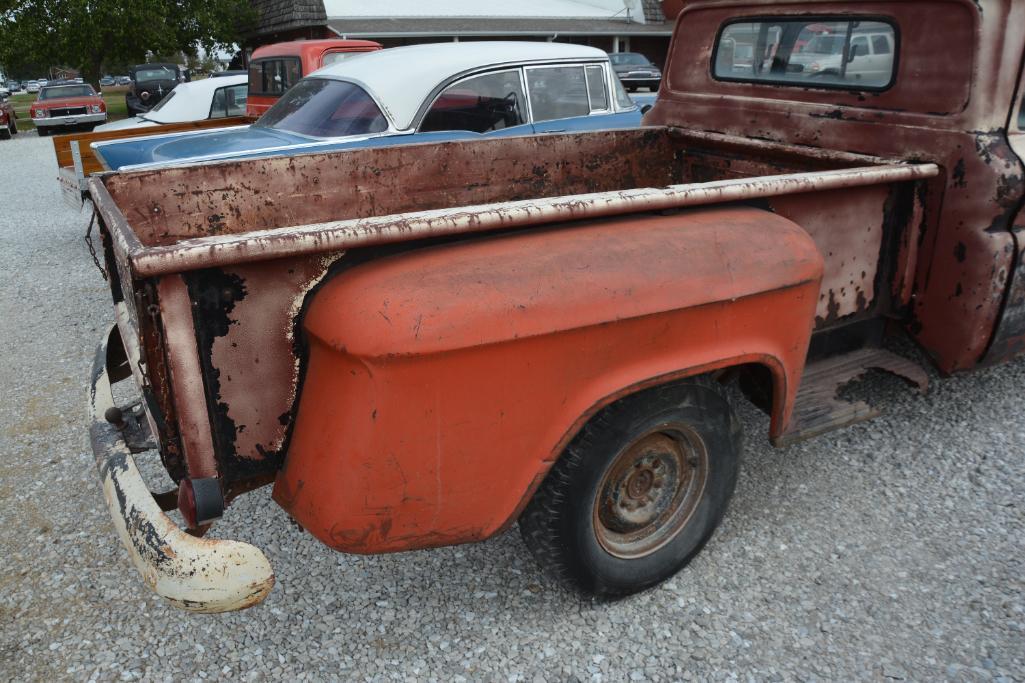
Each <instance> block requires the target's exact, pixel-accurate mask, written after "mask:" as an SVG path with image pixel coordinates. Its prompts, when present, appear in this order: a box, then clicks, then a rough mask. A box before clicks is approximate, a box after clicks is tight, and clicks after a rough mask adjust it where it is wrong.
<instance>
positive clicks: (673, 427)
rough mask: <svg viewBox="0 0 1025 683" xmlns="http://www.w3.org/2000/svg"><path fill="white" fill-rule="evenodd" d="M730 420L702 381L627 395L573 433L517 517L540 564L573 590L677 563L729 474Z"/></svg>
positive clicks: (639, 581) (623, 586)
mask: <svg viewBox="0 0 1025 683" xmlns="http://www.w3.org/2000/svg"><path fill="white" fill-rule="evenodd" d="M740 441H741V439H740V425H739V423H738V421H737V419H736V416H735V415H734V413H733V410H732V409H731V407H730V405H729V402H728V401H727V399H726V396H725V394H724V391H723V389H722V387H721V386H720V385H719V384H718V383H716V382H713V381H711V380H708V379H706V378H693V379H688V380H686V381H683V382H679V383H675V384H671V385H666V386H664V387H657V388H655V389H651V390H648V391H644V392H641V393H639V394H635V395H634V396H630V397H627V398H625V399H622V400H620V401H617V402H616V403H614V404H612V405H611V406H609V407H607V408H605V409H604V410H602V411H601V412H599V413H598V414H597V415H596V416H595V417H593V418H592V419H591V420H590V421H589V422H588V423H587V425H586V426H585V427H584V428H583V429H582V430H581V432H580V433H579V434H578V435H577V436H576V437H575V438H574V439H573V441H572V442H571V443H570V445H569V446H568V447H567V448H566V451H565V452H564V453H563V454H562V457H561V458H560V459H559V461H558V462H557V463H556V464H555V466H554V467H553V468H552V470H551V471H550V472H549V474H548V476H547V477H546V478H545V481H544V482H543V483H542V485H541V488H540V489H538V491H537V493H536V494H535V495H534V498H533V499H532V500H531V502H530V504H529V505H528V506H527V508H526V510H524V513H523V515H522V516H521V517H520V531H521V533H522V534H523V538H524V540H525V542H526V544H527V546H528V547H529V548H530V549H531V551H532V552H533V554H534V556H535V557H536V558H537V560H538V561H539V562H540V563H541V565H542V566H543V567H544V568H545V569H546V570H548V571H549V572H550V573H552V574H554V575H555V576H556V577H558V578H560V579H561V580H563V581H565V582H566V583H568V584H570V585H573V586H575V587H577V588H579V589H580V590H582V591H584V592H587V593H591V594H595V595H602V596H621V595H629V594H630V593H635V592H637V591H640V590H644V589H645V588H648V587H650V586H653V585H655V584H657V583H659V582H661V581H663V580H665V579H667V578H669V577H670V576H672V575H673V574H675V573H676V572H678V571H679V570H680V569H682V568H683V567H684V566H685V565H686V564H687V563H688V562H690V560H691V559H692V558H693V557H694V556H695V555H696V554H697V553H698V552H699V551H700V550H701V548H702V547H703V546H704V544H705V543H706V542H707V541H708V539H709V537H711V535H712V532H713V531H714V530H715V528H716V526H718V524H719V522H720V520H721V519H722V516H723V514H724V513H725V511H726V506H727V504H728V502H729V499H730V497H731V496H732V494H733V488H734V485H735V484H736V480H737V472H738V468H739V462H740V450H741V446H740Z"/></svg>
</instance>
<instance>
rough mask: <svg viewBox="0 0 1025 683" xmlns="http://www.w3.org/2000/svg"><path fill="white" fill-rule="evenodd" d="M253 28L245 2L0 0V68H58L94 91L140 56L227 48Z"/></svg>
mask: <svg viewBox="0 0 1025 683" xmlns="http://www.w3.org/2000/svg"><path fill="white" fill-rule="evenodd" d="M255 20H256V14H255V12H254V10H253V9H252V7H251V6H250V4H249V2H248V0H0V64H4V65H5V66H6V67H7V68H8V69H9V70H10V71H12V72H20V71H21V70H22V69H27V68H28V67H29V66H30V65H36V64H54V65H56V64H60V65H63V66H70V67H73V68H75V69H78V70H79V71H80V72H81V73H82V76H83V77H84V78H85V79H86V81H88V82H90V83H96V82H97V81H98V80H99V78H100V75H101V74H102V73H103V68H104V65H113V64H135V63H139V62H143V61H145V58H146V55H147V53H150V54H177V53H181V52H184V53H186V54H193V53H194V52H195V50H196V47H197V46H201V47H202V48H203V49H204V50H205V51H207V52H210V51H214V50H219V49H225V48H229V47H230V46H232V45H234V44H235V43H236V42H238V40H239V37H240V36H241V35H242V34H243V33H245V32H246V31H247V30H250V29H251V28H252V27H253V24H254V23H255Z"/></svg>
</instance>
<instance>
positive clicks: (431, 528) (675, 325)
mask: <svg viewBox="0 0 1025 683" xmlns="http://www.w3.org/2000/svg"><path fill="white" fill-rule="evenodd" d="M821 277H822V258H821V255H820V254H819V253H818V251H817V250H816V248H815V245H814V244H813V243H812V241H811V239H810V237H809V236H808V235H807V234H806V233H805V232H804V231H803V230H801V229H800V228H799V227H798V226H796V225H794V224H793V223H791V222H790V221H788V220H786V219H784V218H781V217H779V216H776V215H774V214H772V213H769V212H765V211H761V210H757V209H750V208H722V209H704V210H695V211H688V212H682V213H679V214H675V215H671V216H644V217H631V218H629V219H615V220H607V221H602V222H598V223H590V224H587V225H580V226H577V225H564V226H557V227H553V228H548V229H543V230H536V231H529V232H518V233H514V234H509V235H504V236H497V237H487V238H483V239H478V240H473V241H467V242H462V243H459V244H455V245H446V246H439V247H432V248H427V249H423V250H419V251H415V252H410V253H406V254H402V255H399V256H394V257H389V258H385V259H381V260H378V261H373V262H370V263H367V264H364V265H361V266H357V267H355V268H353V269H352V270H349V271H347V272H344V273H342V274H340V275H339V276H337V277H335V278H334V279H333V280H331V281H330V282H328V283H326V284H325V285H324V286H323V287H322V288H321V289H320V290H319V291H318V292H317V293H316V294H315V295H314V296H315V298H314V299H313V300H312V301H311V302H310V304H309V307H308V311H307V314H306V317H305V320H304V327H305V331H306V334H307V336H308V339H309V343H310V354H309V358H308V360H307V365H306V369H305V378H304V383H303V390H302V396H301V397H300V402H299V410H298V414H297V417H296V422H295V427H294V432H293V435H292V440H291V444H290V447H289V451H288V454H287V456H286V461H285V466H284V469H283V470H282V471H281V473H280V474H279V476H278V479H277V482H276V484H275V489H274V496H275V499H276V500H277V501H278V502H279V503H280V504H281V505H282V506H283V507H284V508H285V509H286V510H288V511H289V513H290V514H292V516H293V517H294V518H295V519H296V520H297V521H298V522H299V523H301V524H302V525H303V526H304V527H305V528H307V529H308V530H309V531H310V532H311V533H313V534H314V535H315V536H317V537H318V538H320V539H321V540H322V541H324V542H325V543H327V544H328V545H330V546H331V547H334V548H336V549H338V550H343V551H348V552H361V553H371V552H387V551H399V550H409V549H414V548H423V547H429V546H436V545H446V544H453V543H461V542H467V541H474V540H480V539H483V538H486V537H488V536H490V535H492V534H494V533H495V532H496V531H498V530H500V529H501V528H503V527H504V526H505V525H506V524H507V523H509V522H510V521H512V520H513V519H515V516H516V515H517V514H518V511H519V510H520V509H521V508H522V506H523V505H524V504H525V502H526V501H527V500H528V499H529V496H530V495H531V493H532V492H533V490H534V488H535V487H536V486H537V484H539V483H540V481H541V480H542V479H543V477H544V475H545V473H546V472H547V471H548V468H549V467H550V466H551V463H552V462H553V461H554V460H555V459H556V458H557V457H558V454H559V453H560V452H561V451H562V449H563V448H564V447H565V445H566V443H567V442H568V441H569V440H570V439H571V438H572V436H573V435H574V434H575V433H576V431H577V430H578V429H579V428H580V427H581V425H582V424H583V423H584V421H586V420H587V419H588V418H589V417H590V416H591V415H593V414H594V412H596V411H597V410H599V409H600V408H601V407H602V406H604V405H607V404H608V403H609V402H611V401H613V400H615V399H617V398H619V397H621V396H623V395H626V394H629V393H632V392H634V391H636V390H638V389H640V388H644V387H647V386H652V385H655V384H659V383H663V382H666V381H671V380H673V379H675V378H679V377H683V376H687V375H693V374H697V373H702V372H707V371H709V370H712V369H715V368H720V367H726V366H731V365H737V364H741V363H761V364H764V365H766V366H767V367H768V368H769V369H770V370H771V372H772V374H773V377H774V391H775V400H774V406H773V420H772V432H773V434H778V433H780V432H782V430H783V428H784V427H785V423H786V420H787V418H788V416H789V412H790V409H791V406H792V403H793V398H794V396H795V394H796V390H797V382H798V379H799V377H800V374H801V371H802V370H803V366H804V358H805V355H806V353H807V347H808V340H809V337H810V334H811V329H812V324H813V318H814V312H815V306H816V302H817V299H818V295H819V284H820V282H821Z"/></svg>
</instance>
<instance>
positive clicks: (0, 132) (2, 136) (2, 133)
mask: <svg viewBox="0 0 1025 683" xmlns="http://www.w3.org/2000/svg"><path fill="white" fill-rule="evenodd" d="M10 139H11V126H10V124H8V125H6V126H4V127H3V128H0V140H10Z"/></svg>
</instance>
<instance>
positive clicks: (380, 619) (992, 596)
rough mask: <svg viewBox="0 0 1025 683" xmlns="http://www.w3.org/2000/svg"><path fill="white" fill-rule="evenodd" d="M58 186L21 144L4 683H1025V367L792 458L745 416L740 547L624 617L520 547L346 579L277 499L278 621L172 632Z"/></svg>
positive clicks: (256, 529) (10, 272) (244, 523)
mask: <svg viewBox="0 0 1025 683" xmlns="http://www.w3.org/2000/svg"><path fill="white" fill-rule="evenodd" d="M55 176H56V165H55V161H54V155H53V149H52V142H51V140H49V139H39V138H37V137H36V136H35V134H32V133H30V134H24V133H23V134H21V135H18V136H17V137H16V138H15V139H14V140H12V141H6V142H0V348H2V349H3V352H2V354H0V386H2V387H3V393H4V398H5V400H4V401H3V402H2V403H0V511H2V521H3V524H2V527H0V679H8V678H9V679H18V680H23V679H28V680H32V679H34V680H44V681H51V680H57V679H76V680H85V679H89V678H96V679H116V678H122V679H125V680H127V679H133V678H138V677H144V678H155V679H172V678H173V679H179V678H187V679H199V678H211V677H224V678H228V677H230V678H243V679H247V680H248V679H253V680H266V679H278V680H281V679H292V678H293V677H298V676H299V675H302V676H305V677H308V678H311V679H315V680H324V679H342V680H354V679H355V680H362V679H375V680H392V679H402V680H428V679H437V680H444V681H448V680H462V679H467V680H528V681H533V680H544V681H571V680H581V681H583V680H606V681H622V680H680V679H682V680H690V679H715V680H781V679H783V680H792V679H800V680H851V679H860V680H903V679H907V680H935V679H955V680H988V679H997V680H1004V681H1013V680H1018V681H1020V680H1025V595H1023V591H1022V588H1023V575H1025V501H1023V493H1025V466H1023V460H1025V458H1023V453H1025V420H1023V419H1022V416H1021V411H1022V409H1023V408H1022V401H1021V396H1022V388H1023V387H1025V361H1020V362H1016V363H1012V364H1010V365H1008V366H1004V367H1000V368H995V369H990V370H985V371H981V372H978V373H975V374H971V375H966V376H962V377H956V378H953V379H944V380H939V379H935V381H934V386H933V390H932V393H931V394H930V395H929V396H927V397H924V398H923V397H921V396H919V395H917V394H915V393H913V392H912V391H910V390H909V389H907V388H905V387H904V385H903V384H901V383H900V382H899V381H897V380H893V379H890V378H887V377H878V378H873V379H871V380H870V381H868V382H866V383H864V384H863V385H862V387H861V392H862V393H865V392H870V393H871V394H872V395H873V396H875V397H877V399H878V402H879V403H880V404H881V405H882V406H883V407H885V409H886V411H887V414H886V415H885V416H883V417H881V418H879V419H877V420H875V421H874V422H871V423H868V424H865V425H860V426H857V427H854V428H851V429H847V430H846V431H841V432H837V433H834V434H831V435H827V436H824V437H820V438H818V439H815V440H813V441H810V442H807V443H804V444H801V445H798V446H793V447H790V448H786V449H783V450H775V449H773V448H771V447H770V446H769V445H768V444H767V442H766V439H765V434H766V433H767V429H768V423H767V419H766V418H765V417H763V416H762V415H761V414H759V413H757V412H756V411H754V410H753V409H749V408H747V407H745V408H743V409H742V417H743V420H744V423H745V432H746V434H747V446H746V461H745V464H744V469H743V470H742V475H741V479H740V483H739V486H738V489H737V493H736V497H735V499H734V503H733V506H732V508H731V510H730V512H729V514H728V515H727V517H726V520H725V522H724V524H723V526H722V527H721V529H720V530H719V532H718V533H717V534H716V535H715V537H714V538H713V540H712V542H711V543H710V544H709V545H708V547H707V549H706V550H705V551H704V553H702V554H701V556H700V557H699V558H698V559H697V560H695V561H694V562H693V563H692V564H691V565H690V567H688V568H687V569H685V570H684V571H683V572H682V573H680V574H679V575H678V576H676V577H675V578H674V579H673V580H672V581H670V582H669V583H667V584H665V585H663V586H661V587H659V588H657V589H654V590H651V591H649V592H647V593H645V594H642V595H639V596H635V597H632V598H628V599H625V600H622V601H619V602H613V603H592V602H590V601H586V600H582V599H581V598H579V597H577V596H575V595H573V594H571V593H569V592H567V591H565V590H563V589H561V588H560V587H558V586H556V585H553V584H552V583H551V582H550V581H549V580H548V579H547V578H546V577H545V576H543V575H542V574H541V573H540V571H539V570H538V568H537V566H536V565H535V564H534V562H533V560H532V559H531V557H530V556H529V554H528V553H527V550H526V548H525V547H524V545H523V543H522V542H521V541H520V538H519V534H518V533H517V532H516V530H515V529H513V530H511V531H509V532H507V533H505V534H503V535H502V536H500V537H498V538H495V539H493V540H491V541H488V542H486V543H482V544H479V545H473V546H463V547H457V548H445V549H441V550H435V551H425V552H416V553H407V554H401V555H391V556H381V557H352V556H346V555H339V554H336V553H334V552H332V551H330V550H328V549H326V548H324V547H322V546H321V545H319V544H318V543H317V542H316V541H315V540H314V539H312V538H311V537H310V536H308V535H304V534H303V533H301V532H299V531H298V530H297V529H296V527H294V526H293V525H291V524H289V522H288V520H287V518H286V515H285V513H284V512H282V511H281V510H280V509H278V508H277V507H276V506H275V505H274V504H273V502H272V501H271V500H270V497H269V495H268V493H267V491H266V490H263V491H259V492H256V493H255V494H251V495H249V496H247V497H244V498H243V499H241V500H240V501H238V503H237V504H236V505H235V506H233V507H232V508H231V509H230V510H229V512H228V514H227V518H226V519H225V520H224V521H223V522H221V523H219V524H218V525H217V527H216V528H215V531H216V535H220V536H223V537H229V538H238V539H240V540H245V541H249V542H251V543H254V544H256V545H257V546H259V547H260V548H262V549H263V550H264V551H265V552H266V554H267V555H268V557H269V558H270V560H271V563H272V564H273V565H274V566H275V568H276V570H277V577H278V584H277V586H276V587H275V588H274V591H273V593H272V594H271V596H270V598H269V599H268V600H267V602H266V603H265V604H264V605H262V606H259V607H256V608H254V609H251V610H249V611H246V612H242V613H236V614H229V615H219V616H190V615H187V614H185V613H182V612H178V611H175V610H173V609H170V608H168V607H165V606H164V604H163V603H162V602H161V601H160V600H159V599H157V598H155V597H153V596H152V595H150V594H149V592H148V591H147V590H146V589H144V587H143V586H142V584H141V582H140V581H139V579H138V576H137V575H136V573H135V571H134V570H133V569H132V568H131V567H130V566H129V564H128V562H127V556H126V553H125V552H124V551H123V550H122V548H121V547H120V545H119V544H118V542H117V539H116V537H115V535H114V532H113V529H112V526H111V523H110V520H109V518H108V517H107V512H106V510H105V508H104V507H103V504H102V502H101V501H102V495H101V493H100V487H99V480H98V477H97V475H96V473H95V471H94V468H93V465H92V461H91V453H90V450H89V445H88V436H87V419H86V414H85V397H86V396H85V395H86V382H87V377H88V368H89V364H90V362H91V357H92V353H93V349H94V345H95V344H96V342H97V341H98V339H99V337H100V335H101V333H102V331H103V330H104V328H105V326H106V325H107V323H108V321H109V320H110V319H111V314H112V311H111V307H110V305H109V296H108V294H107V290H106V288H105V285H104V282H103V281H102V280H101V278H100V276H99V274H98V272H97V271H96V269H95V268H94V267H93V265H92V262H91V261H90V258H89V254H88V252H87V251H86V248H85V245H84V244H83V241H82V234H83V232H84V228H85V224H86V217H87V214H85V213H83V214H81V215H80V214H78V213H76V212H74V211H72V210H70V209H68V208H66V207H65V206H64V205H63V204H62V203H61V199H60V196H59V191H58V188H57V183H56V180H55ZM151 460H152V459H151ZM148 471H149V472H150V473H151V474H152V473H155V472H156V470H155V469H154V468H153V467H152V464H150V465H148Z"/></svg>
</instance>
